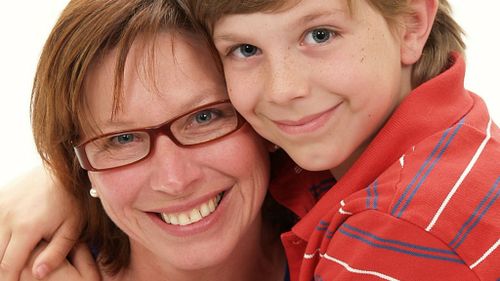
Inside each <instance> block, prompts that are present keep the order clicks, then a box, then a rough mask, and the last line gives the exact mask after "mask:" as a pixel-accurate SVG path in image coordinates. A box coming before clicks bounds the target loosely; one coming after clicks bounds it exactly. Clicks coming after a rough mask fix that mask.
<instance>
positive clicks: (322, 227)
mask: <svg viewBox="0 0 500 281" xmlns="http://www.w3.org/2000/svg"><path fill="white" fill-rule="evenodd" d="M319 224H320V225H318V226H316V230H317V231H325V230H327V229H328V226H329V225H330V223H329V222H326V221H319Z"/></svg>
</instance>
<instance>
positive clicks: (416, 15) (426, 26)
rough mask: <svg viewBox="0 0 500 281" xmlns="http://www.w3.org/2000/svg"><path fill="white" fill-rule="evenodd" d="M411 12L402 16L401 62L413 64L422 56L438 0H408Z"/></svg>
mask: <svg viewBox="0 0 500 281" xmlns="http://www.w3.org/2000/svg"><path fill="white" fill-rule="evenodd" d="M409 2H410V3H409V5H410V9H411V11H412V13H411V14H410V15H405V16H404V21H403V34H402V38H401V40H402V42H401V63H402V64H403V65H413V64H414V63H416V62H417V61H418V60H419V59H420V57H421V56H422V50H423V49H424V46H425V43H426V42H427V39H428V38H429V34H430V33H431V30H432V26H433V24H434V19H435V18H436V13H437V10H438V6H439V0H410V1H409Z"/></svg>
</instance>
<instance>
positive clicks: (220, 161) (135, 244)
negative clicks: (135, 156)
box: [85, 33, 269, 270]
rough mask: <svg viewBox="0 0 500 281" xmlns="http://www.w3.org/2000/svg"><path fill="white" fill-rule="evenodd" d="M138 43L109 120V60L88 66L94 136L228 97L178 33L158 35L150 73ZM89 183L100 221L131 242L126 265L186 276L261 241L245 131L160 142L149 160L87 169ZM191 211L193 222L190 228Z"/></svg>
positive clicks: (254, 167)
mask: <svg viewBox="0 0 500 281" xmlns="http://www.w3.org/2000/svg"><path fill="white" fill-rule="evenodd" d="M142 43H144V42H142V41H141V40H139V39H138V41H137V42H135V43H134V45H133V48H132V49H131V51H130V54H129V55H128V58H127V63H126V67H125V76H124V84H123V86H124V95H123V99H122V104H121V107H120V110H119V111H118V113H117V114H116V115H115V116H113V118H112V103H113V101H112V93H113V82H114V67H115V59H116V53H115V52H113V51H111V52H109V53H107V54H106V55H105V56H104V57H103V58H102V59H101V60H99V61H98V62H96V63H94V64H93V66H92V68H91V69H90V71H89V73H88V76H87V77H86V81H85V95H86V98H87V101H88V105H89V108H90V114H91V116H92V118H95V121H96V122H97V125H98V127H99V129H100V130H102V133H103V134H104V133H110V132H115V131H124V130H129V129H135V128H140V127H149V126H154V125H157V124H161V123H163V122H165V121H167V120H169V119H171V118H172V117H175V116H178V115H180V114H183V113H185V112H188V111H190V110H191V109H193V108H195V107H197V106H200V105H203V104H207V103H210V102H214V101H218V100H222V99H226V98H227V96H226V91H225V87H224V81H223V79H222V77H221V75H220V73H219V72H218V71H217V70H216V68H215V64H214V62H213V61H212V59H211V56H210V54H209V52H208V48H207V47H205V45H204V44H203V43H201V42H198V41H196V39H194V38H188V37H187V36H186V35H179V34H177V35H176V36H175V37H173V36H172V34H170V33H164V34H161V35H160V36H159V38H158V41H157V44H156V45H155V47H154V51H155V65H154V68H152V69H153V72H152V74H153V75H152V76H151V75H150V74H151V73H150V72H148V71H149V70H150V69H151V68H150V66H151V65H150V64H148V55H147V54H148V53H147V52H143V50H144V49H141V46H144V45H142ZM91 137H94V135H87V136H86V138H87V139H88V138H91ZM89 177H90V179H91V182H92V186H93V188H95V189H96V190H97V191H98V194H99V200H101V202H102V204H103V206H104V208H105V210H106V212H107V214H108V215H109V217H110V218H111V219H112V220H113V221H114V222H115V224H116V225H117V226H118V227H119V228H121V229H122V230H123V231H124V232H125V233H126V234H127V235H128V236H129V237H130V241H131V247H132V261H134V258H141V259H144V260H145V259H148V260H149V263H150V264H151V266H153V267H154V266H158V267H160V266H161V267H162V268H163V269H170V270H195V269H201V268H209V267H216V266H217V265H219V264H224V263H227V261H228V259H233V258H234V257H237V256H238V253H239V251H241V250H242V248H244V247H248V246H246V245H247V244H249V242H248V241H250V239H252V237H256V236H258V235H260V233H259V231H260V209H261V204H262V202H263V200H264V197H265V194H266V191H267V184H268V179H269V163H268V153H267V150H266V148H265V146H264V144H263V142H262V140H261V139H260V138H259V137H258V136H257V135H256V133H255V132H254V131H253V130H252V129H251V128H250V127H249V126H248V125H244V126H243V127H242V128H241V129H240V130H238V131H236V132H234V133H232V134H230V135H228V136H226V137H224V138H222V139H220V140H217V141H215V142H211V143H208V144H205V145H200V146H195V147H190V148H185V147H184V148H183V147H179V146H177V145H175V144H174V143H173V142H172V141H171V140H170V139H169V138H168V137H167V136H165V135H160V136H159V137H158V138H157V140H156V147H155V148H154V150H153V151H152V153H151V155H150V157H148V158H146V159H144V160H142V161H140V162H137V163H135V164H132V165H129V166H126V167H122V168H116V169H111V170H107V171H101V172H89ZM221 195H222V199H220V198H219V197H220V196H221ZM219 200H220V202H219ZM212 207H214V208H212ZM211 208H212V209H211ZM213 209H214V210H213ZM193 213H196V214H197V215H196V216H198V214H201V217H202V218H201V219H200V217H197V218H195V219H193V221H196V222H193V221H191V219H190V217H193V216H194V215H192V214H193ZM162 217H164V218H165V219H162ZM198 219H200V220H198ZM166 220H167V221H169V222H170V223H168V222H166ZM182 224H184V225H182ZM254 235H255V236H254Z"/></svg>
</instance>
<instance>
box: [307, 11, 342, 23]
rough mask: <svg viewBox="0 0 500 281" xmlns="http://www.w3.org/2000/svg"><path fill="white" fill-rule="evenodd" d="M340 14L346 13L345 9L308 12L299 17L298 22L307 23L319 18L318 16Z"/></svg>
mask: <svg viewBox="0 0 500 281" xmlns="http://www.w3.org/2000/svg"><path fill="white" fill-rule="evenodd" d="M338 14H345V11H343V10H341V9H331V10H329V11H321V12H315V13H311V14H307V15H304V16H302V17H301V18H299V20H298V22H299V23H300V24H306V23H308V22H310V21H312V20H314V19H317V18H323V17H332V16H334V15H338Z"/></svg>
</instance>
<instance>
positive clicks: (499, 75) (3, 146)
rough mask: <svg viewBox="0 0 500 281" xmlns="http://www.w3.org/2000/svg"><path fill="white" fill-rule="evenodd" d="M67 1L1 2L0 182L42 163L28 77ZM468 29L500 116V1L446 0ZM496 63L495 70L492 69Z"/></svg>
mask: <svg viewBox="0 0 500 281" xmlns="http://www.w3.org/2000/svg"><path fill="white" fill-rule="evenodd" d="M67 2H68V1H67V0H50V1H40V0H25V1H2V15H1V16H0V40H1V41H0V131H1V133H0V134H1V135H0V186H2V185H4V184H6V183H7V182H8V181H10V180H12V179H13V178H14V177H15V176H17V175H19V174H20V173H22V172H23V171H26V170H28V169H29V168H30V167H33V166H35V165H38V164H39V163H40V160H39V157H38V155H37V153H36V150H35V147H34V145H33V138H32V136H31V128H30V121H29V120H30V119H29V100H30V91H31V84H32V78H33V74H34V71H35V67H36V64H37V60H38V56H39V54H40V50H41V48H42V46H43V43H44V41H45V38H46V37H47V36H48V33H49V32H50V29H51V28H52V25H53V24H54V23H55V21H56V19H57V17H58V15H59V13H60V12H61V11H62V9H63V7H64V6H65V5H66V3H67ZM450 2H451V4H452V6H453V8H454V11H455V17H456V19H457V21H458V22H459V23H460V24H461V25H462V27H463V28H464V29H465V31H466V33H467V37H466V42H467V45H468V49H467V63H468V66H467V75H466V87H467V88H468V89H470V90H472V91H474V92H476V93H478V94H480V95H481V96H482V97H483V98H484V99H485V100H486V102H487V103H488V105H489V109H490V112H491V113H492V115H493V117H494V119H495V120H496V121H497V122H498V121H500V93H499V90H498V88H499V87H498V86H495V85H494V83H495V82H496V80H500V71H499V70H498V67H500V55H499V47H500V46H499V42H500V41H499V36H500V31H499V29H500V19H499V16H498V11H499V10H500V1H498V0H480V1H470V0H466V1H464V0H450ZM495 67H497V69H495Z"/></svg>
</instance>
